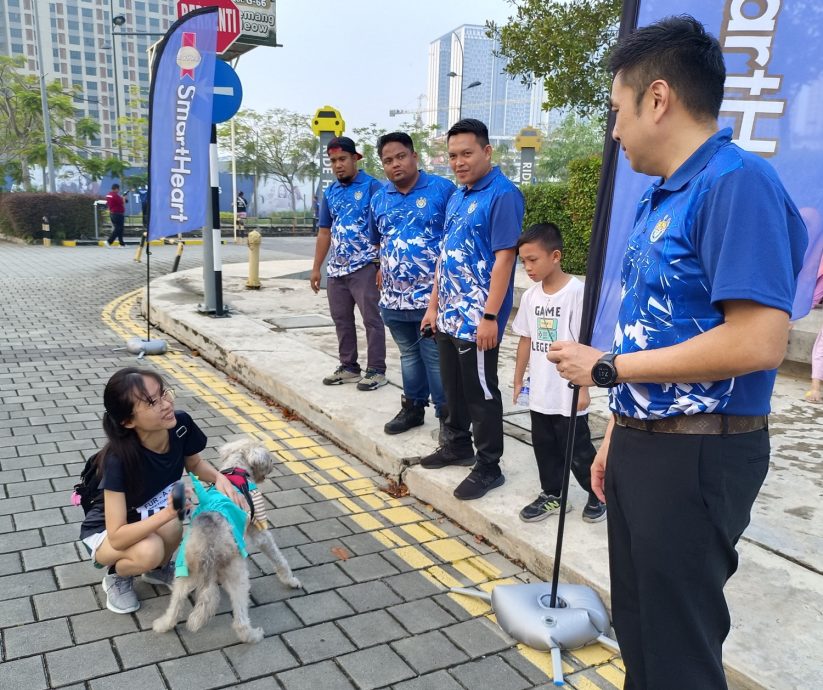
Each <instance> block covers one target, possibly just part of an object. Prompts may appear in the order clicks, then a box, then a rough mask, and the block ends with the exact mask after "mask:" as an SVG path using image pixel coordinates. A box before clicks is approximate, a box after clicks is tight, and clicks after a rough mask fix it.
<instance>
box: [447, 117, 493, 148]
mask: <svg viewBox="0 0 823 690" xmlns="http://www.w3.org/2000/svg"><path fill="white" fill-rule="evenodd" d="M457 134H474V136H475V137H477V143H478V144H480V146H482V147H483V148H485V147H486V146H488V145H489V128H488V127H486V125H484V124H483V123H482V122H480V120H475V119H474V118H471V117H467V118H464V119H463V120H458V121H457V122H455V123H454V124H453V125H452V126H451V129H450V130H449V131H448V132H446V141H448V140H449V139H451V138H452V137H453V136H455V135H457Z"/></svg>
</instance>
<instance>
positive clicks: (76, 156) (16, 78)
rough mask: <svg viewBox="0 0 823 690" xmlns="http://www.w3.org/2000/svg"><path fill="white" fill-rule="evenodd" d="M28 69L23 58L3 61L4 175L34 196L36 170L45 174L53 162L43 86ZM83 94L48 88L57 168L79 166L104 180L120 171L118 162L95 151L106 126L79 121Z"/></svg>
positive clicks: (0, 153)
mask: <svg viewBox="0 0 823 690" xmlns="http://www.w3.org/2000/svg"><path fill="white" fill-rule="evenodd" d="M24 65H25V61H24V60H23V59H22V58H20V57H6V56H0V170H1V171H2V172H3V173H4V174H5V175H8V176H9V177H11V178H12V179H13V180H14V181H15V182H17V183H19V184H22V185H23V188H24V189H27V190H30V189H31V188H32V184H31V176H30V170H31V167H32V166H34V165H38V166H41V167H42V168H43V169H44V171H45V166H46V158H47V156H46V142H45V136H44V134H43V111H42V103H41V97H40V84H39V80H38V79H37V78H36V77H34V76H32V75H28V74H25V72H24V69H23V68H24ZM78 91H79V87H78V88H75V89H71V90H66V89H65V88H64V87H63V85H62V84H61V83H60V82H59V81H52V82H50V83H48V84H47V85H46V99H47V102H48V108H49V118H50V122H51V130H52V136H51V143H52V153H53V155H54V164H55V166H58V167H59V166H61V165H73V166H75V167H77V168H78V170H80V171H81V172H84V173H86V174H88V175H89V176H90V177H92V178H93V179H99V178H100V177H102V175H103V174H105V173H106V172H110V171H111V169H112V168H116V165H115V163H116V160H115V159H102V160H101V159H100V157H99V154H97V152H96V150H95V149H93V148H92V147H91V142H92V141H94V140H95V139H96V138H97V136H98V135H99V133H100V124H99V123H98V122H96V121H95V120H92V119H91V118H87V117H81V118H78V117H77V116H76V114H75V109H74V98H75V96H77V95H78ZM44 179H45V175H44Z"/></svg>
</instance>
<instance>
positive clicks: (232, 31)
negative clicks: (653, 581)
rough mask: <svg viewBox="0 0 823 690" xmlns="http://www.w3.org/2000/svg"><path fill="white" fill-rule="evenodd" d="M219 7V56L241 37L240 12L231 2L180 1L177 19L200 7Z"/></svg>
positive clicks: (208, 0)
mask: <svg viewBox="0 0 823 690" xmlns="http://www.w3.org/2000/svg"><path fill="white" fill-rule="evenodd" d="M215 6H216V7H218V8H219V9H218V16H217V54H218V55H221V54H223V53H225V52H226V50H228V48H229V46H230V45H231V44H232V43H234V42H235V41H236V40H237V38H238V37H239V36H240V10H238V9H237V7H236V6H235V4H234V3H233V2H232V1H231V0H194V1H193V2H188V0H178V2H177V17H178V18H180V17H182V16H183V15H184V14H188V13H189V12H191V11H192V10H196V9H197V8H199V7H215Z"/></svg>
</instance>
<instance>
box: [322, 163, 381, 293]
mask: <svg viewBox="0 0 823 690" xmlns="http://www.w3.org/2000/svg"><path fill="white" fill-rule="evenodd" d="M379 188H380V183H379V182H378V181H377V180H375V179H374V178H373V177H372V176H371V175H367V174H366V173H364V172H363V171H362V170H358V171H357V175H355V177H354V179H353V180H352V181H351V182H350V183H349V184H341V183H340V182H335V183H334V184H332V185H331V186H330V187H329V188H328V189H326V192H325V193H324V194H323V201H322V203H321V204H320V218H319V224H320V227H321V228H330V229H331V251H330V252H329V265H328V274H329V277H330V278H338V277H340V276H347V275H349V274H350V273H354V272H355V271H356V270H358V269H360V268H363V266H366V265H367V264H368V263H369V262H371V261H375V260H376V259H377V250H376V249H375V248H374V246H373V245H372V243H371V239H370V238H369V204H370V203H371V198H372V195H373V194H374V193H375V192H376V191H377V190H378V189H379Z"/></svg>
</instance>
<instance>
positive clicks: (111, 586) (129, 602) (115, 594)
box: [103, 574, 140, 613]
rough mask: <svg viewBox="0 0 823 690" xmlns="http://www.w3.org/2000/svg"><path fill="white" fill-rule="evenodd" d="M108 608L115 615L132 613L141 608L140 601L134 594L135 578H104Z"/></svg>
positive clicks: (110, 576) (115, 576)
mask: <svg viewBox="0 0 823 690" xmlns="http://www.w3.org/2000/svg"><path fill="white" fill-rule="evenodd" d="M103 591H104V592H105V593H106V608H107V609H108V610H109V611H114V613H131V612H132V611H137V609H139V608H140V600H139V599H138V598H137V594H135V592H134V578H133V577H122V576H121V575H117V574H112V575H106V576H105V577H104V578H103Z"/></svg>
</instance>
